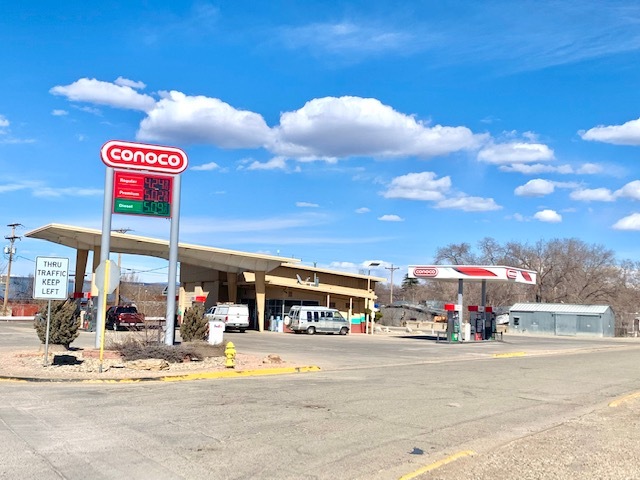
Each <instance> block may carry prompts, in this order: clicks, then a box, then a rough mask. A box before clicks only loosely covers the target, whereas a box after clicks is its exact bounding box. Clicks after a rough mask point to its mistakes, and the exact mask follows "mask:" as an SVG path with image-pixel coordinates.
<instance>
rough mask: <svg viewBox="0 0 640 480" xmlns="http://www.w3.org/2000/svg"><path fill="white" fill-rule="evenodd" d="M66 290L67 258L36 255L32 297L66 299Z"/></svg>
mask: <svg viewBox="0 0 640 480" xmlns="http://www.w3.org/2000/svg"><path fill="white" fill-rule="evenodd" d="M68 291H69V259H68V258H60V257H36V273H35V275H34V279H33V298H35V299H38V300H66V299H67V296H68Z"/></svg>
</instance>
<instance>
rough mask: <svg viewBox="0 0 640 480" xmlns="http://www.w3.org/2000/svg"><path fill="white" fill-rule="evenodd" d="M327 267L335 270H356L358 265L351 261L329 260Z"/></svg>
mask: <svg viewBox="0 0 640 480" xmlns="http://www.w3.org/2000/svg"><path fill="white" fill-rule="evenodd" d="M329 268H331V269H336V270H352V271H353V270H356V269H357V268H358V266H357V265H356V264H355V263H353V262H331V263H330V264H329Z"/></svg>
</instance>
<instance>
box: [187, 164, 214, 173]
mask: <svg viewBox="0 0 640 480" xmlns="http://www.w3.org/2000/svg"><path fill="white" fill-rule="evenodd" d="M219 168H220V165H218V164H217V163H216V162H209V163H204V164H202V165H196V166H194V167H191V170H195V171H197V172H208V171H211V170H217V169H219Z"/></svg>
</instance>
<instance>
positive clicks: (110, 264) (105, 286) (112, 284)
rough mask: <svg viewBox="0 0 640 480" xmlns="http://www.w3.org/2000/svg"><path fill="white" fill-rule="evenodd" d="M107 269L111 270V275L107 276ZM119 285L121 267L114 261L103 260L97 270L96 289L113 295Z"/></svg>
mask: <svg viewBox="0 0 640 480" xmlns="http://www.w3.org/2000/svg"><path fill="white" fill-rule="evenodd" d="M107 268H108V270H109V275H106V273H107ZM106 277H109V278H106ZM105 278H106V283H105ZM119 284H120V267H118V265H117V264H116V263H115V262H114V261H113V260H103V261H102V262H100V265H98V268H96V287H97V288H98V290H99V291H101V292H106V293H113V292H114V291H115V289H116V287H117V286H118V285H119Z"/></svg>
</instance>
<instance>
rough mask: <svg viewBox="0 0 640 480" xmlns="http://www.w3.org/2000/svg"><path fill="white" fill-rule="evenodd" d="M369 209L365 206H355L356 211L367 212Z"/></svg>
mask: <svg viewBox="0 0 640 480" xmlns="http://www.w3.org/2000/svg"><path fill="white" fill-rule="evenodd" d="M370 211H371V210H370V209H368V208H367V207H360V208H356V213H369V212H370Z"/></svg>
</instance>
